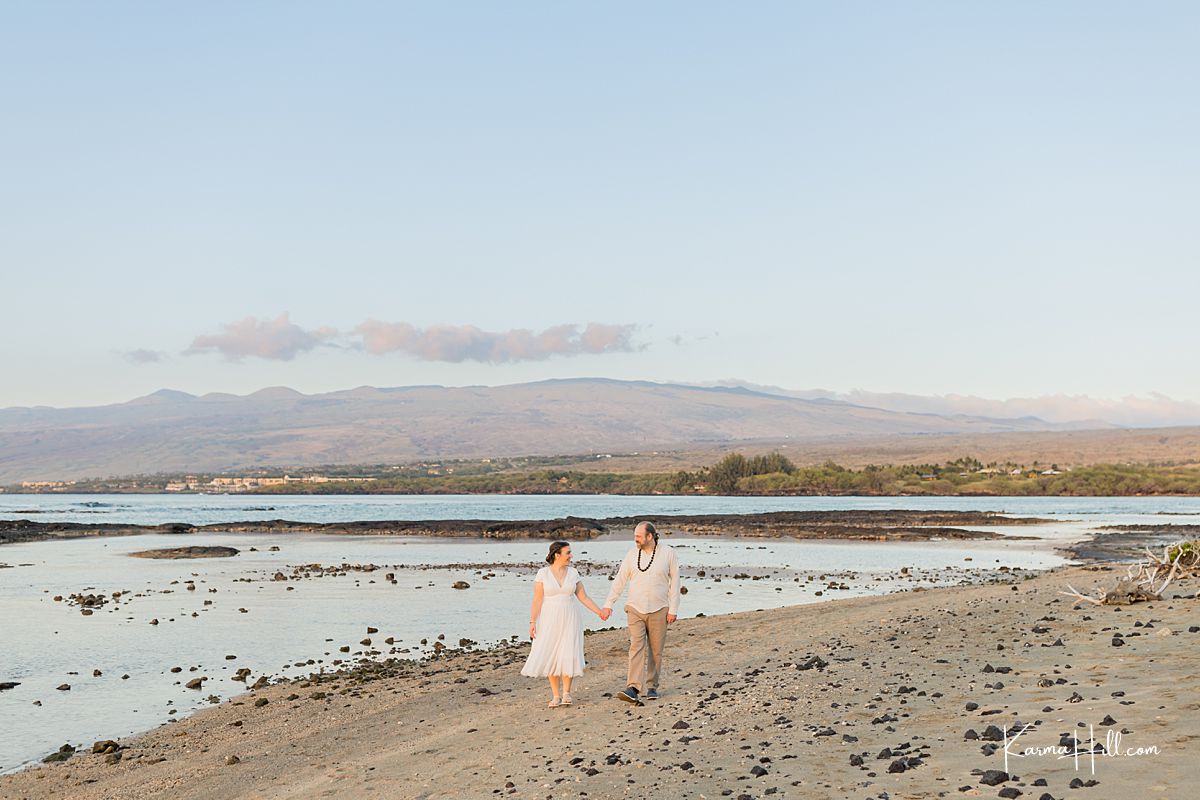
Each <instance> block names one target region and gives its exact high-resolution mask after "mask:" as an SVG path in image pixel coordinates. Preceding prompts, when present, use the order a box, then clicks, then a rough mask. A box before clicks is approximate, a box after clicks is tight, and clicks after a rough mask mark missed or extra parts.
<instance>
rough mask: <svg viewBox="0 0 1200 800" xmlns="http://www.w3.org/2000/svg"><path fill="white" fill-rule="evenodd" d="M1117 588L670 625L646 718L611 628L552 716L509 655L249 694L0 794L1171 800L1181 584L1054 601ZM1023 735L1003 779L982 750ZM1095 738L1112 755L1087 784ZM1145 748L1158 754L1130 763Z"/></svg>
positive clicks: (1094, 573)
mask: <svg viewBox="0 0 1200 800" xmlns="http://www.w3.org/2000/svg"><path fill="white" fill-rule="evenodd" d="M1118 571H1123V567H1120V566H1116V565H1108V564H1100V565H1092V566H1073V567H1066V568H1062V569H1058V570H1054V571H1050V572H1046V573H1042V574H1039V575H1038V576H1036V577H1033V578H1028V579H1024V580H1022V579H1013V582H1011V583H1009V582H998V583H992V584H985V585H979V586H964V587H954V588H946V589H932V590H925V591H911V592H903V593H898V594H892V595H885V596H879V597H865V598H854V599H847V600H837V601H832V602H828V603H823V604H819V605H807V606H795V607H790V608H783V609H774V610H770V611H759V612H748V613H742V614H732V615H727V616H719V617H718V616H713V617H706V618H692V619H684V620H681V621H680V622H678V623H676V625H674V626H673V627H672V629H671V631H670V633H669V635H668V640H667V652H666V662H665V666H664V676H663V682H662V683H663V686H662V689H663V699H662V700H659V701H657V703H653V704H650V705H648V706H646V707H644V708H634V707H632V706H629V705H627V704H623V703H619V702H617V701H615V700H613V699H612V698H611V697H610V696H607V695H609V694H610V693H611V692H613V691H615V690H617V689H619V688H620V687H621V685H622V681H623V678H624V671H625V652H626V642H625V636H624V632H623V631H610V632H602V633H598V634H595V635H593V636H589V637H588V638H587V641H586V648H587V656H588V661H589V670H588V672H587V674H586V675H585V676H584V677H583V678H580V679H577V681H576V684H575V687H574V692H573V694H574V695H575V699H576V705H574V706H572V707H570V708H562V709H553V710H551V709H547V708H545V702H546V699H547V694H548V692H547V690H546V686H545V683H544V682H543V681H538V680H532V679H527V678H523V677H521V676H520V675H519V673H518V670H519V666H520V664H521V663H522V661H523V659H524V655H525V653H526V652H527V649H528V648H527V645H514V646H510V647H506V648H501V649H498V650H493V651H489V652H478V653H462V652H458V653H447V654H444V655H442V656H439V657H437V658H434V659H432V660H429V661H425V662H409V661H390V662H386V663H384V664H382V665H375V666H371V667H359V668H357V669H356V670H354V671H352V672H348V673H344V674H341V675H336V676H330V675H326V676H323V677H319V678H310V679H309V680H305V681H300V682H290V683H286V684H279V685H272V686H265V687H262V688H259V689H257V690H255V691H252V692H250V693H248V694H245V695H242V696H240V697H238V698H236V699H235V700H233V701H231V702H226V703H223V704H221V705H219V706H214V707H213V708H211V709H207V710H204V711H201V712H199V713H197V714H195V715H194V716H192V717H189V718H187V719H184V720H182V721H180V722H178V723H175V724H170V725H165V726H162V727H160V728H158V729H156V730H154V731H152V732H150V733H148V734H146V735H145V736H142V737H139V738H136V739H131V740H129V741H124V742H120V743H119V744H120V745H121V746H122V747H123V749H122V750H121V751H120V757H119V759H117V758H114V755H115V754H112V753H110V754H107V755H105V754H95V755H93V754H91V753H88V754H79V755H75V756H73V757H71V758H69V759H68V760H67V761H65V762H64V763H60V764H51V765H48V766H45V767H40V768H37V769H32V770H27V771H24V772H21V773H18V774H15V775H10V776H6V777H3V778H0V798H51V797H53V798H81V799H83V798H112V797H121V798H150V797H172V798H234V797H246V798H251V797H253V798H284V797H288V798H292V797H339V798H341V797H348V798H358V797H387V798H392V797H399V798H442V797H446V798H450V797H454V798H459V797H466V798H477V797H504V796H515V797H538V798H544V797H547V796H553V797H568V796H569V797H587V798H593V799H594V798H625V797H648V796H658V797H709V798H712V797H721V796H728V797H734V798H760V797H767V796H776V797H798V798H822V800H823V799H824V798H829V797H854V798H874V797H880V796H881V795H882V793H884V792H886V793H887V796H888V797H890V798H892V799H893V800H896V799H897V798H925V797H939V796H945V797H955V796H967V797H1018V796H1021V797H1032V798H1040V797H1042V796H1043V794H1049V795H1050V796H1051V797H1054V798H1062V797H1084V798H1086V797H1096V798H1105V800H1107V798H1113V797H1134V796H1137V797H1143V796H1150V797H1163V798H1175V797H1183V796H1186V795H1187V794H1188V793H1189V791H1190V790H1189V788H1188V787H1189V786H1190V783H1191V779H1190V777H1188V776H1186V775H1185V770H1187V769H1188V768H1189V767H1190V765H1191V763H1192V762H1193V761H1194V759H1195V757H1196V755H1197V754H1200V714H1197V713H1196V711H1197V710H1200V702H1198V701H1197V698H1198V697H1200V691H1197V690H1198V689H1200V646H1198V645H1200V627H1198V626H1197V623H1198V622H1200V619H1198V615H1197V614H1196V611H1197V601H1196V599H1195V591H1196V588H1197V587H1196V586H1195V585H1188V584H1181V585H1177V586H1172V587H1171V589H1170V590H1168V593H1167V595H1168V597H1167V599H1165V600H1163V601H1161V602H1154V603H1147V604H1139V605H1136V606H1132V607H1127V608H1094V607H1091V606H1088V607H1082V608H1078V609H1072V608H1071V602H1070V600H1069V599H1068V598H1065V597H1062V596H1060V595H1058V594H1057V592H1058V591H1059V590H1061V589H1063V588H1064V587H1065V584H1066V583H1067V582H1070V583H1071V584H1072V585H1074V586H1075V587H1076V588H1078V589H1080V590H1082V591H1087V590H1088V589H1090V588H1091V587H1092V586H1094V585H1098V584H1100V583H1106V582H1107V581H1109V580H1111V579H1112V576H1113V575H1115V574H1116V572H1118ZM264 701H265V702H264ZM1022 725H1029V726H1031V727H1030V728H1029V730H1028V732H1027V733H1025V734H1023V735H1022V738H1021V739H1020V740H1018V742H1017V743H1016V744H1011V743H1010V746H1009V747H1008V750H1009V752H1010V759H1009V765H1008V768H1007V770H1006V769H1005V765H1004V750H1005V746H1004V745H1005V743H1004V742H1003V741H992V740H993V739H994V738H995V737H996V736H997V735H1001V736H1002V735H1003V734H1002V733H1001V731H1000V730H999V729H1000V728H1001V726H1008V727H1009V728H1010V729H1011V728H1013V727H1014V726H1017V727H1019V726H1022ZM991 726H995V728H994V729H993V728H992V727H991ZM1089 726H1091V727H1090V729H1089ZM1089 730H1090V732H1091V733H1092V734H1093V736H1094V739H1095V741H1097V742H1098V743H1103V742H1104V741H1105V737H1106V735H1109V737H1110V738H1109V739H1108V743H1109V745H1110V747H1111V745H1112V744H1113V739H1112V738H1111V736H1112V735H1111V734H1110V733H1109V732H1113V733H1120V734H1121V737H1122V738H1121V740H1120V743H1119V745H1118V746H1117V749H1118V750H1119V752H1120V753H1122V755H1104V754H1100V755H1096V756H1095V759H1094V760H1095V771H1094V773H1093V772H1092V768H1091V762H1092V754H1090V753H1088V752H1087V745H1086V742H1087V741H1088V739H1089ZM97 734H98V735H97V738H98V739H101V738H104V737H103V732H97ZM1010 735H1011V734H1010ZM1064 735H1066V736H1078V737H1080V738H1081V739H1083V740H1084V742H1085V745H1084V746H1083V747H1082V748H1077V749H1080V750H1083V752H1082V754H1081V755H1080V757H1079V759H1078V769H1077V768H1076V760H1075V758H1073V757H1071V758H1055V757H1054V755H1038V756H1028V757H1025V758H1020V757H1017V756H1016V755H1012V754H1015V753H1020V752H1021V751H1022V750H1023V748H1024V747H1026V746H1029V747H1038V748H1051V747H1055V746H1059V745H1060V741H1061V740H1062V737H1063V736H1064ZM1139 747H1157V748H1158V749H1159V751H1160V752H1159V754H1157V755H1137V756H1134V755H1124V753H1126V752H1127V751H1129V750H1130V749H1131V748H1139ZM987 750H994V752H992V753H991V754H990V755H988V754H985V751H987ZM106 760H107V761H115V763H106ZM988 770H994V771H1004V773H1005V774H1003V775H1001V774H999V773H998V772H986V773H985V771H988ZM1073 780H1074V781H1076V782H1077V783H1078V784H1079V786H1078V788H1071V782H1072V781H1073ZM1039 781H1045V783H1044V784H1041V783H1039ZM1091 781H1095V782H1096V783H1095V784H1093V785H1091V786H1089V785H1088V783H1089V782H1091ZM1013 790H1015V791H1016V792H1019V794H1015V793H1013Z"/></svg>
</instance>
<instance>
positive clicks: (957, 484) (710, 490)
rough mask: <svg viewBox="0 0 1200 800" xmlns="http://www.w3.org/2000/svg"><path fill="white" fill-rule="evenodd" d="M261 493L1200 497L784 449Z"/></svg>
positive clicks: (1167, 471)
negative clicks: (678, 467) (798, 460)
mask: <svg viewBox="0 0 1200 800" xmlns="http://www.w3.org/2000/svg"><path fill="white" fill-rule="evenodd" d="M258 493H260V494H266V493H277V494H295V493H307V494H674V495H768V496H769V495H864V496H870V495H880V496H889V495H935V496H953V495H1005V496H1060V497H1061V496H1078V497H1088V496H1093V497H1115V496H1133V495H1156V494H1176V495H1200V467H1194V466H1188V467H1178V466H1154V465H1136V464H1131V465H1126V464H1100V465H1095V466H1090V467H1075V468H1073V469H1070V470H1065V469H1063V470H1060V469H1058V467H1057V465H1053V464H1051V465H1037V464H1034V465H1033V466H1032V467H1024V466H1019V465H1014V464H1003V465H996V464H989V465H984V464H982V463H981V462H980V461H978V460H977V459H975V458H972V457H969V456H968V457H964V458H960V459H956V460H954V461H950V462H947V463H944V464H905V465H883V466H878V465H871V466H867V467H863V468H861V469H849V468H847V467H843V466H841V465H839V464H835V463H833V462H826V463H825V464H822V465H820V466H809V467H800V466H796V464H795V463H793V462H792V461H791V460H790V459H788V458H787V457H785V456H784V455H782V454H780V453H769V454H766V455H758V456H743V455H741V454H737V453H734V454H731V455H729V456H726V457H725V458H723V459H721V460H720V461H718V462H717V463H715V464H712V465H711V466H708V467H704V468H702V469H699V470H696V471H693V472H688V471H683V472H676V473H613V472H584V471H579V470H554V469H541V470H532V471H511V472H490V473H486V474H464V475H458V474H455V475H403V476H396V477H389V478H381V479H379V480H375V481H372V482H370V483H338V482H336V481H334V482H330V483H319V484H302V485H297V484H289V485H287V486H280V487H272V488H267V489H261V490H259V491H258Z"/></svg>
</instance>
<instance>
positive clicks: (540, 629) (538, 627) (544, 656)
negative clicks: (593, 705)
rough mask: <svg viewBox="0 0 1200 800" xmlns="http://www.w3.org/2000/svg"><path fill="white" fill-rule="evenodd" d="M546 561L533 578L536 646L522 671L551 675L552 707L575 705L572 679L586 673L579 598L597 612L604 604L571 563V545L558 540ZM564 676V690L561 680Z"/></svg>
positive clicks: (532, 619) (532, 615)
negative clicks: (592, 595)
mask: <svg viewBox="0 0 1200 800" xmlns="http://www.w3.org/2000/svg"><path fill="white" fill-rule="evenodd" d="M546 564H547V565H548V566H545V567H542V568H541V569H539V570H538V573H537V577H535V578H534V579H533V608H532V609H531V610H530V612H529V638H530V639H532V640H533V646H532V647H531V648H530V649H529V658H527V659H526V660H525V666H523V667H522V668H521V674H522V675H527V676H529V677H530V678H549V679H550V692H551V694H552V695H553V699H551V700H550V704H549V705H550V708H555V707H557V706H569V705H571V679H572V678H574V677H577V676H579V675H582V674H583V668H584V666H585V664H584V660H583V622H582V620H580V618H579V605H578V604H576V602H575V598H579V602H580V603H583V605H585V606H587V608H588V609H589V610H591V611H592V612H593V613H594V614H595V615H596V616H600V608H599V607H598V606H597V605H596V604H595V603H593V602H592V598H590V597H588V593H587V592H586V591H584V589H583V583H581V582H580V577H579V572H578V571H577V570H576V569H575V568H574V567H572V566H571V545H569V544H567V543H566V542H554V543H553V544H551V545H550V554H549V555H547V556H546ZM559 679H561V680H562V694H561V696H560V695H559V691H558V683H559Z"/></svg>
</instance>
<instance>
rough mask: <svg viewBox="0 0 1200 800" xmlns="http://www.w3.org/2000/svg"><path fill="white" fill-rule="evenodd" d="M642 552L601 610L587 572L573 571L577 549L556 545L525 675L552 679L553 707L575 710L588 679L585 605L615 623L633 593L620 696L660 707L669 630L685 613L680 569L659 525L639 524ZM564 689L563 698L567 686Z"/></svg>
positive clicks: (538, 591)
mask: <svg viewBox="0 0 1200 800" xmlns="http://www.w3.org/2000/svg"><path fill="white" fill-rule="evenodd" d="M633 543H634V547H633V549H632V550H630V551H629V552H628V553H627V554H626V555H625V559H624V560H623V561H622V562H621V568H620V570H618V572H617V577H616V580H615V581H614V582H613V587H612V591H610V592H609V593H608V599H607V600H605V601H604V607H603V608H599V607H597V606H596V604H595V603H594V602H593V601H592V598H590V597H588V593H587V592H586V591H585V590H584V588H583V583H582V579H581V578H580V576H579V572H578V571H576V569H575V568H574V567H572V566H571V558H572V555H571V545H570V544H568V543H567V542H554V543H553V544H551V545H550V553H549V555H547V556H546V563H547V566H545V567H542V568H541V569H540V570H538V573H537V576H536V577H535V578H534V583H533V608H532V609H531V610H530V612H529V638H530V639H532V640H533V646H532V647H531V648H530V650H529V657H528V658H527V659H526V660H525V666H524V667H522V668H521V674H522V675H527V676H529V677H531V678H549V679H550V691H551V693H552V694H553V698H552V699H551V700H550V707H551V708H555V707H557V706H569V705H571V702H572V701H571V679H572V678H575V677H578V676H580V675H582V674H583V668H584V666H585V665H586V664H585V662H584V658H583V621H582V620H581V619H580V614H579V605H578V604H577V603H576V602H575V600H576V599H578V600H579V602H580V603H582V604H583V605H584V606H585V607H587V608H588V609H589V610H591V611H592V612H593V613H594V614H596V615H597V616H598V617H600V619H602V620H605V621H607V620H608V618H609V617H610V616H611V615H612V609H613V604H614V603H616V601H617V599H618V598H619V597H620V596H621V594H622V592H624V591H625V587H626V586H628V587H629V600H628V601H627V602H626V604H625V615H626V617H627V618H628V620H629V676H628V679H627V680H626V686H625V688H624V689H622V690H621V691H619V692H617V694H616V697H617V699H618V700H624V701H625V702H627V703H633V704H634V705H638V706H640V705H644V703H643V700H657V699H658V676H659V671H660V670H661V669H662V653H663V644H664V643H665V641H666V638H667V626H668V625H669V624H671V623H672V622H674V621H675V617H676V615H677V614H678V613H679V561H678V560H677V559H676V558H675V551H674V550H673V549H672V548H671V546H670V545H668V544H664V543H661V542H659V541H658V531H657V530H655V528H654V525H653V523H650V522H639V523H638V524H637V526H636V527H635V528H634V529H633ZM560 682H561V685H562V690H561V693H560V691H559V685H560Z"/></svg>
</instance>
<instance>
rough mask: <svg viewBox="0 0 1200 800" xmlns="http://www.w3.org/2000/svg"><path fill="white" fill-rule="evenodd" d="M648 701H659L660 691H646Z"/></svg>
mask: <svg viewBox="0 0 1200 800" xmlns="http://www.w3.org/2000/svg"><path fill="white" fill-rule="evenodd" d="M646 699H647V700H657V699H658V689H647V690H646Z"/></svg>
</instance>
